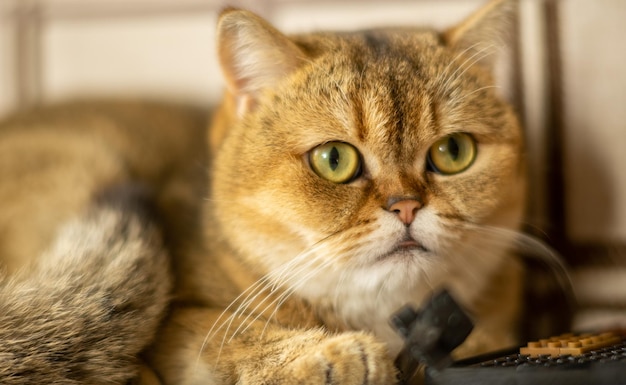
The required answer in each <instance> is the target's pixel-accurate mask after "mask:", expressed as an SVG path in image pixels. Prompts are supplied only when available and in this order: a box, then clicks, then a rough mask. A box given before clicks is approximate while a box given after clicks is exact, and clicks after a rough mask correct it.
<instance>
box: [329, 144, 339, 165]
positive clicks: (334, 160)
mask: <svg viewBox="0 0 626 385" xmlns="http://www.w3.org/2000/svg"><path fill="white" fill-rule="evenodd" d="M328 163H329V164H330V169H331V170H333V171H335V170H336V169H337V167H338V166H339V151H337V147H333V149H332V150H330V156H329V158H328Z"/></svg>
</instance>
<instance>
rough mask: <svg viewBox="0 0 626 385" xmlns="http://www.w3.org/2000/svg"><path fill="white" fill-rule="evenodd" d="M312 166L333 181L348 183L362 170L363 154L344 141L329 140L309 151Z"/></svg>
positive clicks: (320, 174)
mask: <svg viewBox="0 0 626 385" xmlns="http://www.w3.org/2000/svg"><path fill="white" fill-rule="evenodd" d="M309 162H310V164H311V168H312V169H313V171H315V173H316V174H317V175H319V176H320V177H322V178H324V179H326V180H329V181H331V182H333V183H347V182H350V181H352V180H353V179H354V178H356V177H357V176H358V175H359V173H360V172H361V156H360V155H359V152H358V151H357V149H356V148H354V147H353V146H351V145H349V144H348V143H343V142H328V143H324V144H322V145H319V146H317V147H315V148H314V149H313V150H311V152H310V153H309Z"/></svg>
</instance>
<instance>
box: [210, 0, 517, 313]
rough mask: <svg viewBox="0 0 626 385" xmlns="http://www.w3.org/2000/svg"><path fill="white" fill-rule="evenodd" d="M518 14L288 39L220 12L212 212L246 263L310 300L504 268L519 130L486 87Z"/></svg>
mask: <svg viewBox="0 0 626 385" xmlns="http://www.w3.org/2000/svg"><path fill="white" fill-rule="evenodd" d="M512 7H513V4H511V3H510V2H503V1H496V2H492V3H490V4H489V5H488V6H487V7H485V8H484V9H482V10H481V11H480V12H478V13H477V14H475V15H474V16H472V17H471V18H470V19H468V21H466V22H465V23H463V24H461V25H459V26H457V27H455V28H452V29H450V30H448V31H446V32H444V33H438V32H435V31H432V30H423V29H409V28H398V29H377V30H369V31H361V32H355V33H345V32H344V33H313V34H304V35H299V36H293V37H288V36H286V35H283V34H282V33H280V32H279V31H277V30H276V29H275V28H273V27H272V26H271V25H270V24H268V23H267V22H266V21H264V20H262V19H261V18H259V17H258V16H256V15H254V14H252V13H250V12H247V11H242V10H235V9H231V10H227V11H225V12H224V13H223V14H222V15H221V17H220V20H219V26H218V46H219V58H220V62H221V66H222V69H223V72H224V74H225V78H226V81H227V84H228V93H227V95H226V99H225V102H224V106H223V109H222V111H221V113H220V118H219V119H218V120H217V123H216V125H215V127H214V131H213V132H212V145H213V149H214V151H215V152H216V156H215V161H214V162H215V163H214V180H213V195H212V197H211V199H210V202H211V204H212V205H214V208H213V209H214V210H215V213H216V216H217V218H218V220H219V222H220V224H221V227H222V231H223V234H224V236H225V238H226V239H227V241H228V242H230V244H231V245H232V246H234V247H235V248H236V249H237V252H238V253H239V254H240V256H241V257H242V258H243V259H244V260H246V261H247V262H248V263H250V264H251V266H252V268H254V269H256V270H257V271H258V272H260V273H261V274H270V275H271V276H272V280H273V281H275V282H278V284H279V285H284V286H285V287H289V288H292V289H293V290H295V292H297V293H299V294H301V295H303V296H305V297H306V298H308V299H310V300H312V301H316V300H323V299H324V298H327V297H329V296H330V297H332V296H334V295H335V293H336V291H337V290H351V289H342V287H343V286H345V287H350V288H352V289H354V288H355V287H358V286H359V285H361V286H369V287H373V288H376V287H383V286H384V287H392V286H405V287H411V288H415V287H416V286H419V284H420V282H421V283H423V284H428V285H439V284H442V282H444V281H445V280H446V279H449V277H450V274H452V275H454V274H464V273H465V272H468V274H475V273H476V271H474V273H471V271H472V270H479V269H486V270H485V272H486V273H487V270H489V269H494V267H495V266H497V264H498V263H499V261H500V258H501V257H502V255H503V254H504V253H503V250H505V249H506V248H507V247H508V244H509V241H510V239H511V235H510V233H509V230H513V229H516V228H517V226H518V224H519V221H520V217H521V213H522V209H523V196H524V179H525V178H524V165H523V159H522V150H523V144H522V132H521V129H520V126H519V124H518V120H517V119H516V117H515V116H514V113H513V110H512V108H511V107H510V106H509V105H508V104H507V103H506V102H505V101H503V99H502V98H501V97H500V96H499V95H498V90H497V89H496V87H494V82H493V78H492V76H491V61H492V54H493V52H492V51H495V50H497V44H498V37H499V36H498V33H499V32H498V31H500V32H501V31H502V30H503V28H502V24H504V23H506V22H507V21H508V20H509V17H510V16H511V13H512ZM455 269H456V270H455ZM457 270H458V271H457ZM455 271H456V272H455ZM475 278H476V277H475Z"/></svg>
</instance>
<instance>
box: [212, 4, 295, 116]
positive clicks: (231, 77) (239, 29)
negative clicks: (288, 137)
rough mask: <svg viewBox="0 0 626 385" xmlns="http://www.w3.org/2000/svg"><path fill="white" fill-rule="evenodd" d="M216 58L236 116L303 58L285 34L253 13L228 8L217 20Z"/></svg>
mask: <svg viewBox="0 0 626 385" xmlns="http://www.w3.org/2000/svg"><path fill="white" fill-rule="evenodd" d="M217 46H218V56H219V61H220V65H221V67H222V71H223V73H224V76H225V78H226V83H227V86H228V90H229V91H230V93H231V94H232V95H233V96H234V98H235V101H236V105H237V112H238V114H239V116H241V115H243V114H245V113H246V112H248V111H250V110H251V109H253V108H254V107H255V105H256V102H257V98H258V97H259V94H260V93H261V92H262V91H263V90H264V89H266V88H268V87H272V86H273V85H275V84H276V83H277V82H278V81H279V80H280V79H281V78H284V77H285V76H286V75H288V74H289V73H291V72H292V71H294V70H295V69H297V68H298V67H299V66H300V65H302V63H303V62H304V60H305V59H306V56H305V55H304V53H303V52H302V51H301V50H300V49H299V48H298V47H297V46H296V45H295V44H294V43H293V42H292V41H291V40H289V38H287V37H286V36H285V35H283V34H282V33H280V32H279V31H278V30H276V29H275V28H274V27H272V26H271V25H270V24H269V23H268V22H267V21H265V20H263V19H262V18H260V17H259V16H257V15H255V14H254V13H252V12H249V11H245V10H240V9H234V8H228V9H225V10H224V11H223V12H222V13H221V15H220V17H219V20H218V26H217Z"/></svg>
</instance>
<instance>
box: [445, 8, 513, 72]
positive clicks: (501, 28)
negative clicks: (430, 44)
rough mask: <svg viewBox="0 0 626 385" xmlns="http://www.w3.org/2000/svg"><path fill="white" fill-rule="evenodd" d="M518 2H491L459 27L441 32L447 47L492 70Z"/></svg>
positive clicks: (508, 35) (507, 33) (509, 29)
mask: <svg viewBox="0 0 626 385" xmlns="http://www.w3.org/2000/svg"><path fill="white" fill-rule="evenodd" d="M518 6H519V5H518V1H517V0H492V1H490V2H489V3H487V4H486V5H485V6H483V7H482V8H481V9H479V10H478V11H477V12H475V13H474V14H472V15H471V16H470V17H468V18H467V19H466V20H465V21H463V22H462V23H461V24H459V25H457V26H455V27H453V28H450V29H448V30H447V31H445V32H444V33H443V40H444V41H445V42H446V44H447V45H448V46H449V47H452V48H454V49H456V50H458V51H466V52H467V54H468V56H470V57H471V56H473V55H474V56H473V57H474V59H475V60H476V61H477V62H479V63H481V64H482V65H485V66H487V67H493V64H494V61H495V58H496V56H497V55H496V53H497V52H498V51H499V50H500V49H501V48H502V45H504V44H506V43H508V41H507V40H508V38H510V35H511V33H510V31H511V27H512V23H513V21H514V20H515V17H516V16H517V12H518Z"/></svg>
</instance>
